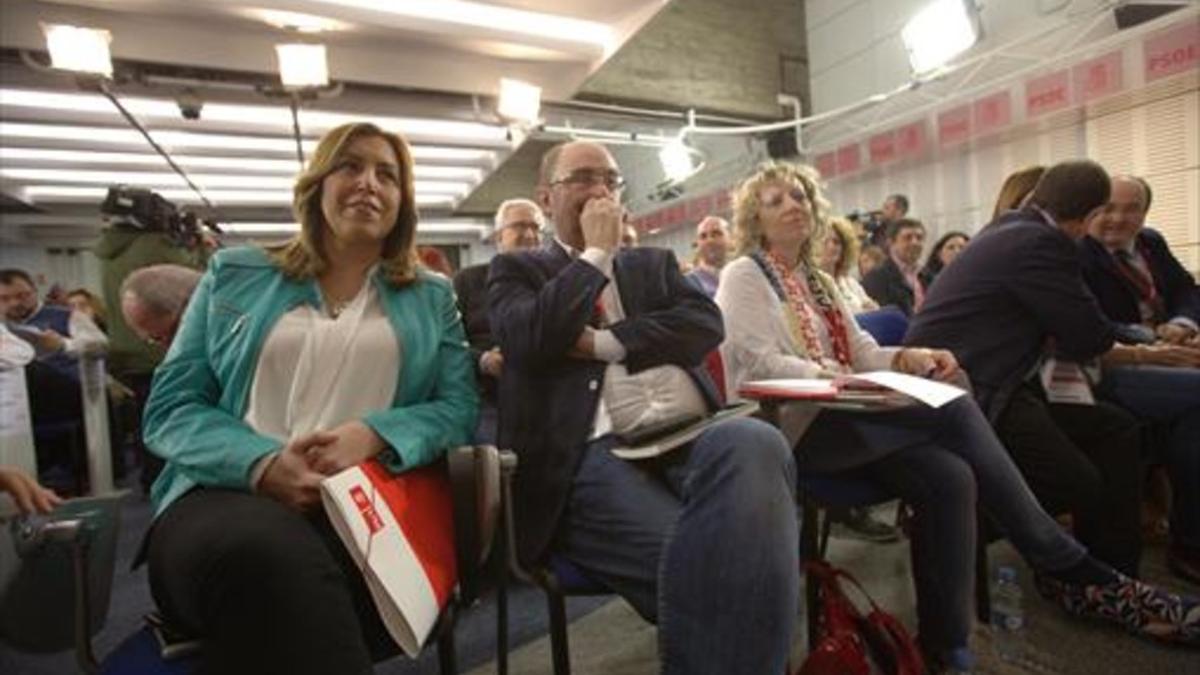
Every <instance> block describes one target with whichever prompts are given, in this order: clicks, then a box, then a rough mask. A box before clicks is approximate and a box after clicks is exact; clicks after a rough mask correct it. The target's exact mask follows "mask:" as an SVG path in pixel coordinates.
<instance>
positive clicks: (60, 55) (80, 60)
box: [42, 23, 113, 77]
mask: <svg viewBox="0 0 1200 675" xmlns="http://www.w3.org/2000/svg"><path fill="white" fill-rule="evenodd" d="M42 32H43V33H45V34H46V49H47V50H48V51H49V52H50V65H51V66H53V67H55V68H58V69H60V70H70V71H72V72H76V73H86V74H88V75H103V76H104V77H112V72H113V67H112V55H111V54H110V53H109V50H108V44H109V43H110V42H112V35H111V34H110V33H109V32H108V31H106V30H101V29H99V28H84V27H80V26H68V25H66V24H61V23H44V24H42Z"/></svg>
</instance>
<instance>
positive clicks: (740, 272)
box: [716, 164, 1200, 670]
mask: <svg viewBox="0 0 1200 675" xmlns="http://www.w3.org/2000/svg"><path fill="white" fill-rule="evenodd" d="M826 209H827V205H826V203H825V201H824V199H823V198H822V196H821V192H820V189H819V187H818V184H817V181H816V174H815V172H814V171H812V170H811V169H809V168H807V167H802V166H794V165H789V164H767V165H765V166H763V167H762V168H761V169H759V170H758V171H757V172H755V173H754V174H753V175H752V176H750V177H749V178H747V179H746V180H745V181H744V182H743V183H742V184H741V186H740V187H739V188H738V190H737V192H736V194H735V198H734V230H735V234H736V237H737V241H738V254H739V256H740V257H738V258H737V259H736V260H734V261H733V262H731V263H729V264H728V265H727V266H726V267H725V270H724V271H723V273H722V274H721V283H720V286H719V287H718V291H717V297H716V302H717V305H718V306H720V308H721V310H722V312H723V314H724V321H725V336H726V337H725V342H724V343H723V344H722V345H721V353H722V356H723V357H724V362H725V366H726V370H727V372H726V382H727V383H729V387H730V393H731V395H733V396H736V392H737V390H738V387H739V386H740V385H741V384H742V383H744V382H747V381H751V380H757V379H765V378H785V377H830V376H834V375H838V374H844V373H852V372H856V371H864V370H879V369H890V370H896V371H900V372H904V373H909V374H912V375H917V376H924V377H930V378H933V379H939V380H949V379H952V378H955V377H956V376H957V374H958V364H957V362H956V360H955V358H954V356H953V354H951V353H950V352H948V351H944V350H934V349H923V348H914V347H906V348H885V347H880V346H878V345H877V344H876V343H875V341H874V340H873V339H872V338H871V336H870V335H868V334H867V333H865V332H864V331H862V329H860V328H859V327H858V325H857V323H855V321H854V316H853V314H852V313H851V312H850V310H849V308H848V307H847V306H846V303H845V302H844V301H842V300H841V298H840V296H839V294H838V293H837V287H836V285H835V283H834V281H833V279H832V278H831V277H830V276H829V275H828V274H826V273H824V272H822V271H821V270H819V269H818V268H817V266H816V263H815V256H816V251H815V249H816V242H819V241H821V238H822V237H823V236H824V235H825V232H826V229H827V227H828V225H827V221H826ZM795 453H796V458H797V466H798V467H799V468H800V470H801V471H802V472H811V473H826V474H829V473H841V474H844V475H846V474H849V475H855V476H858V477H861V478H864V479H867V480H870V481H874V482H877V483H879V484H880V485H882V486H883V487H885V488H887V489H888V490H890V491H891V492H893V493H895V494H897V495H898V496H899V497H901V498H902V499H904V500H905V501H906V502H908V503H909V504H911V505H912V506H913V508H914V510H915V512H916V518H915V520H914V526H913V533H912V555H913V574H914V577H915V582H916V587H917V615H918V621H919V624H920V627H919V628H920V631H919V633H920V640H921V646H922V648H923V650H924V651H925V653H926V655H927V656H928V657H929V660H930V662H931V663H932V664H933V665H934V668H935V670H936V669H938V668H941V667H954V668H958V669H965V670H969V669H970V664H971V660H972V658H971V655H970V651H969V645H968V642H967V640H968V635H969V634H970V628H971V624H972V617H971V589H972V588H973V587H974V578H973V577H974V552H975V539H976V531H975V527H976V520H975V519H976V515H975V514H976V502H977V501H978V503H979V505H980V506H981V507H982V508H983V510H984V511H985V512H986V513H987V514H988V515H989V516H991V518H992V519H993V520H994V521H995V522H997V523H998V524H999V525H1000V527H1001V529H1002V530H1003V531H1004V532H1005V533H1006V534H1007V535H1008V537H1009V539H1010V540H1011V541H1012V543H1013V545H1014V546H1015V547H1016V548H1017V550H1018V551H1020V552H1021V554H1022V555H1023V556H1024V557H1025V559H1026V561H1027V562H1028V563H1029V564H1030V565H1031V566H1032V567H1033V568H1034V570H1035V572H1036V573H1037V574H1038V575H1039V578H1040V580H1041V581H1042V582H1043V583H1041V584H1039V587H1041V588H1048V587H1053V588H1056V589H1057V592H1056V594H1055V595H1054V599H1055V600H1057V601H1058V602H1060V603H1061V604H1062V605H1063V606H1064V607H1065V608H1067V609H1068V610H1069V611H1071V612H1073V613H1077V614H1083V615H1088V616H1093V617H1099V618H1105V619H1108V620H1110V621H1115V622H1117V623H1121V624H1123V625H1124V626H1125V627H1126V628H1127V629H1129V630H1131V631H1135V632H1140V633H1142V634H1145V635H1151V636H1154V637H1157V638H1160V639H1167V640H1174V641H1180V642H1191V643H1197V642H1200V605H1197V602H1196V601H1195V600H1193V599H1184V598H1180V597H1178V596H1173V595H1170V594H1167V593H1163V592H1161V591H1158V590H1156V589H1154V588H1152V587H1149V586H1146V585H1145V584H1142V583H1141V582H1138V581H1135V580H1132V579H1129V578H1128V577H1124V576H1122V575H1120V574H1118V573H1117V572H1115V571H1113V570H1112V569H1111V568H1109V567H1108V566H1107V565H1104V564H1103V563H1101V562H1099V561H1097V560H1095V559H1093V558H1091V557H1090V556H1089V555H1088V554H1087V551H1086V550H1085V549H1084V547H1083V546H1082V545H1080V544H1079V543H1078V542H1077V541H1075V540H1074V539H1072V538H1071V537H1070V536H1068V535H1067V534H1065V533H1064V532H1063V530H1062V529H1061V528H1060V527H1059V526H1058V524H1057V523H1056V522H1055V521H1054V520H1053V519H1052V518H1050V517H1049V516H1048V515H1046V513H1045V512H1044V511H1043V510H1042V509H1041V507H1040V506H1039V505H1038V503H1037V500H1036V499H1035V498H1034V496H1033V494H1032V493H1031V492H1030V490H1029V488H1028V487H1027V486H1026V484H1025V481H1024V479H1023V478H1022V477H1021V474H1020V473H1019V472H1018V471H1017V468H1016V466H1015V465H1014V464H1013V462H1012V460H1011V459H1010V458H1009V455H1008V453H1007V452H1006V451H1005V449H1004V448H1003V447H1002V446H1001V445H1000V442H999V441H998V440H997V439H996V436H995V434H994V433H993V432H992V429H991V426H990V425H989V424H988V421H987V419H986V418H985V417H984V416H983V414H982V413H981V412H980V410H979V408H978V407H977V406H976V404H975V402H974V400H973V399H972V398H971V397H969V396H963V397H960V398H958V399H956V400H955V401H953V402H951V403H948V404H946V405H944V406H942V407H941V408H936V409H934V408H929V407H925V406H918V407H909V408H903V409H899V410H895V411H891V412H877V413H872V414H869V415H868V414H858V413H853V412H846V411H835V410H826V411H822V412H820V413H819V414H818V415H817V416H816V418H815V420H813V421H812V422H811V424H810V425H809V426H808V428H807V429H806V430H804V433H803V435H802V436H801V437H800V440H799V442H798V443H797V445H796V447H795Z"/></svg>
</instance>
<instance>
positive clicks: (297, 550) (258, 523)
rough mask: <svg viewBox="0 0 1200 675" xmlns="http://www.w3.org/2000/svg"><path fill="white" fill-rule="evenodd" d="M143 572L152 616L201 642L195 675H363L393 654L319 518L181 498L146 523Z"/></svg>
mask: <svg viewBox="0 0 1200 675" xmlns="http://www.w3.org/2000/svg"><path fill="white" fill-rule="evenodd" d="M149 563H150V590H151V593H152V594H153V596H154V601H155V603H157V605H158V607H159V609H160V610H161V611H162V612H163V614H164V616H166V617H167V619H168V620H169V621H171V622H172V623H174V624H176V625H178V626H179V627H180V628H182V629H183V630H184V631H186V632H188V633H192V634H195V635H198V636H199V637H201V638H202V639H203V640H204V652H203V654H204V664H203V668H202V671H201V672H203V673H206V674H207V673H213V674H217V673H220V674H239V673H247V674H250V673H280V674H281V675H282V674H285V673H286V674H288V675H291V674H294V673H301V674H307V673H312V674H313V675H317V674H322V675H324V674H327V673H339V674H340V673H346V674H347V675H353V674H360V673H371V672H372V666H371V664H372V662H373V661H376V660H381V659H383V658H386V657H388V656H392V655H394V654H396V653H397V652H398V651H399V647H397V646H396V644H395V643H394V642H393V641H392V639H391V637H390V636H389V635H388V633H387V629H386V628H385V627H384V626H383V623H382V622H381V621H380V620H379V616H378V614H377V613H376V610H375V607H374V605H373V604H372V602H371V598H370V595H369V592H368V591H367V588H366V585H365V584H364V583H363V581H362V575H361V573H360V572H359V570H358V569H357V568H356V567H355V564H354V561H353V559H351V558H350V556H349V554H347V553H346V550H345V548H344V547H343V545H342V543H341V541H340V540H339V539H338V538H337V534H336V533H335V532H334V531H333V529H332V527H331V526H330V525H329V521H328V520H327V519H326V518H325V517H324V515H323V514H322V513H320V512H318V513H317V514H315V515H313V516H304V515H301V514H299V513H297V512H295V511H292V510H290V509H288V508H286V507H284V506H283V505H282V504H280V503H278V502H276V501H274V500H272V499H269V498H267V497H262V496H258V495H252V494H248V493H245V492H239V491H232V490H220V489H197V490H193V491H192V492H190V493H188V494H187V495H184V496H183V497H181V498H180V499H179V500H178V501H177V502H175V503H174V504H172V505H171V506H169V507H168V508H167V510H166V511H165V512H164V513H163V514H162V515H161V516H159V518H158V520H157V521H156V522H155V524H154V528H153V530H152V531H151V533H150V542H149Z"/></svg>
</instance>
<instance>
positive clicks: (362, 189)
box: [144, 124, 478, 674]
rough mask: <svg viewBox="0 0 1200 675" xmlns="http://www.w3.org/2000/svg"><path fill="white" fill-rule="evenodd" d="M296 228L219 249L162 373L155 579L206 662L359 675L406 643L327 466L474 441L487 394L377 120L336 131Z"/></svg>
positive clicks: (153, 400) (392, 141) (401, 457)
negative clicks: (426, 258)
mask: <svg viewBox="0 0 1200 675" xmlns="http://www.w3.org/2000/svg"><path fill="white" fill-rule="evenodd" d="M293 210H294V213H295V215H296V218H297V220H298V222H299V223H300V228H301V229H300V233H299V234H297V235H296V237H295V238H294V239H293V240H292V241H291V242H289V243H287V244H286V245H284V246H282V247H280V248H277V249H274V250H262V249H256V248H239V249H230V250H225V251H221V252H220V253H218V254H217V255H216V256H215V257H214V258H213V260H212V262H211V264H210V266H209V269H208V272H207V273H206V274H205V275H204V277H203V278H202V279H201V281H200V284H199V286H198V287H197V288H196V291H195V295H194V296H193V298H192V301H191V304H190V305H189V306H188V309H187V311H186V312H185V314H184V317H183V320H182V323H181V325H180V326H179V331H178V333H177V334H176V336H175V340H174V342H173V343H172V345H171V349H170V350H169V351H168V353H167V357H166V360H165V361H164V362H163V363H162V365H161V366H160V367H159V368H158V371H157V373H156V375H155V379H154V386H153V389H152V391H151V394H150V400H149V402H148V404H147V407H146V417H145V425H144V435H145V438H146V444H147V446H148V447H149V448H150V450H151V451H152V452H154V453H155V454H158V455H160V456H161V457H162V458H163V459H165V460H166V467H165V468H164V470H163V472H162V474H161V475H160V476H159V477H158V480H157V481H155V483H154V487H153V490H152V493H151V499H152V501H153V504H154V512H155V521H154V525H153V527H152V529H151V531H150V534H149V535H148V559H149V565H150V586H151V591H152V593H153V595H154V599H155V601H156V602H157V604H158V606H159V608H160V610H161V611H162V612H163V613H164V614H165V615H166V617H167V618H168V619H169V620H170V621H171V622H173V623H175V624H177V625H179V626H180V627H182V628H183V629H184V630H186V631H188V632H191V633H194V634H196V635H200V636H202V637H203V638H204V641H205V647H204V652H203V658H204V660H205V664H204V668H205V670H206V672H220V673H263V672H280V673H314V674H315V673H366V672H370V671H371V664H372V661H374V660H378V659H380V658H382V657H385V656H388V655H390V654H394V653H396V652H397V650H398V649H397V647H396V646H395V645H394V643H393V642H392V641H391V639H390V638H389V637H388V636H387V632H386V630H385V629H384V628H383V625H382V623H381V622H380V621H379V618H378V616H377V615H376V613H375V610H374V608H373V605H372V603H371V602H370V599H369V595H368V594H367V591H366V587H365V585H364V583H363V580H362V576H361V573H360V572H359V571H358V569H357V568H356V566H355V564H354V563H353V561H352V560H351V559H350V558H349V557H348V556H347V555H346V552H345V550H344V549H343V547H342V545H341V543H340V542H339V541H338V540H337V537H336V535H335V534H333V531H332V529H331V527H330V525H329V522H328V520H327V518H326V517H325V515H324V513H323V511H322V508H321V501H320V497H319V492H318V489H319V488H318V486H319V484H320V482H321V480H322V479H323V478H324V477H325V476H329V475H332V474H334V473H337V472H338V471H341V470H342V469H344V468H346V467H349V466H352V465H355V464H358V463H359V462H362V461H363V460H366V459H368V458H371V457H375V458H377V459H379V460H380V461H381V462H382V463H383V464H384V465H385V466H387V467H388V468H389V469H391V470H392V471H394V472H400V471H405V470H408V469H411V468H414V467H418V466H421V465H423V464H427V463H429V462H431V461H433V460H434V459H436V458H438V457H440V456H441V455H442V453H443V450H444V449H445V448H448V447H450V446H453V445H457V444H461V443H465V442H467V441H468V440H469V438H470V436H471V432H472V430H473V429H474V425H475V415H476V408H477V405H478V403H477V398H476V394H475V386H474V380H473V377H472V366H471V361H470V356H469V355H468V353H467V349H466V341H465V339H464V336H463V330H462V325H461V323H460V321H459V316H458V312H457V310H456V309H455V305H454V294H453V292H452V291H451V288H450V282H449V281H448V280H446V279H444V278H443V277H441V276H440V275H436V274H433V273H430V272H428V271H425V270H424V269H423V268H421V267H420V266H419V264H418V262H417V257H416V247H415V237H416V227H417V210H416V202H415V194H414V189H413V161H412V155H411V153H410V152H409V148H408V144H407V143H406V142H405V141H404V140H403V139H401V138H400V137H399V136H397V135H395V134H392V133H388V132H385V131H382V130H381V129H379V128H377V127H375V126H374V125H371V124H348V125H344V126H341V127H338V128H336V129H333V130H332V131H330V132H328V133H327V134H326V135H325V137H324V138H323V139H322V140H321V142H320V143H319V144H318V146H317V149H316V152H315V153H314V154H313V156H312V160H311V161H310V163H309V165H308V167H307V168H306V170H305V171H304V173H303V174H301V176H300V177H299V179H298V180H297V183H296V186H295V198H294V202H293Z"/></svg>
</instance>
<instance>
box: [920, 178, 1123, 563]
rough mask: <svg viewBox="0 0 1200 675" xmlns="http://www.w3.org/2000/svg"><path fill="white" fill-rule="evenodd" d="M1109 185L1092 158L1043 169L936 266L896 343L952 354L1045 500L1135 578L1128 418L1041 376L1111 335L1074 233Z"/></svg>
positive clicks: (1097, 348)
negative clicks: (1008, 208) (1023, 200)
mask: <svg viewBox="0 0 1200 675" xmlns="http://www.w3.org/2000/svg"><path fill="white" fill-rule="evenodd" d="M1108 193H1109V184H1108V175H1107V174H1106V173H1105V171H1104V169H1103V168H1101V167H1100V166H1099V165H1098V164H1095V163H1093V162H1086V161H1081V162H1064V163H1062V164H1057V165H1055V166H1053V167H1051V168H1050V169H1049V170H1048V171H1047V172H1046V174H1045V175H1044V176H1043V177H1042V179H1041V182H1039V183H1038V186H1037V188H1035V190H1034V193H1033V195H1032V197H1031V198H1030V205H1029V207H1028V208H1026V209H1023V210H1021V211H1013V212H1008V213H1006V214H1004V215H1002V216H1001V217H1000V218H999V219H998V220H997V221H995V222H993V223H991V224H990V225H988V226H987V227H986V228H984V229H983V231H982V232H981V233H980V235H979V236H978V237H976V238H975V239H974V240H972V241H971V245H970V246H968V247H967V248H966V249H964V251H963V253H962V254H961V255H960V256H959V258H958V259H957V260H956V261H955V264H953V265H951V266H949V267H947V268H946V269H945V270H944V271H943V272H942V275H941V276H940V277H939V278H938V282H937V283H936V284H934V285H933V287H931V288H930V289H929V295H928V297H927V298H926V302H925V305H924V307H923V308H922V309H921V311H920V312H918V313H917V315H916V316H915V317H914V318H913V321H912V323H911V324H910V327H909V330H908V334H907V335H906V336H905V342H906V343H907V344H919V345H927V346H930V347H943V348H946V349H950V350H951V351H952V352H954V355H955V356H956V357H957V358H958V361H959V363H960V364H961V365H962V366H963V368H964V369H965V370H966V371H967V374H968V375H969V376H970V378H971V384H972V386H973V388H974V391H975V396H976V398H977V399H978V401H979V405H980V407H981V408H982V409H983V410H984V412H985V413H986V414H987V415H988V417H989V419H991V420H992V423H993V425H994V426H995V428H996V431H997V434H998V435H999V437H1000V439H1001V441H1003V442H1004V445H1005V446H1006V447H1007V448H1008V450H1009V453H1010V454H1011V455H1012V457H1013V459H1014V461H1016V463H1017V466H1018V467H1019V468H1020V469H1021V472H1022V474H1024V476H1025V478H1026V480H1027V481H1028V483H1029V485H1030V487H1031V488H1032V489H1033V492H1034V494H1035V495H1037V497H1038V499H1039V501H1041V503H1042V505H1043V506H1044V507H1045V509H1046V510H1047V511H1049V512H1051V513H1058V512H1062V511H1069V512H1071V513H1072V514H1073V515H1074V522H1075V533H1076V535H1077V536H1078V538H1079V539H1080V540H1081V541H1082V542H1083V543H1084V544H1085V545H1086V546H1087V547H1088V549H1089V550H1090V551H1091V552H1092V554H1093V555H1095V556H1096V557H1098V558H1100V559H1101V560H1104V561H1105V562H1107V563H1109V564H1111V565H1112V566H1113V567H1115V568H1117V569H1118V570H1120V571H1122V572H1124V573H1126V574H1129V575H1130V576H1137V569H1138V563H1139V560H1140V557H1141V523H1140V517H1139V513H1140V505H1141V491H1140V487H1141V469H1140V458H1139V450H1140V444H1139V438H1138V425H1137V422H1136V420H1134V419H1133V418H1132V417H1131V416H1130V415H1129V414H1128V413H1127V412H1125V411H1124V410H1122V409H1121V408H1118V407H1116V406H1113V405H1110V404H1107V403H1103V402H1098V403H1096V404H1095V405H1086V404H1069V403H1062V402H1051V401H1050V400H1049V397H1048V396H1047V394H1046V392H1045V391H1044V389H1043V386H1042V384H1041V380H1040V378H1039V373H1040V371H1041V370H1042V366H1043V364H1044V362H1045V360H1046V359H1047V357H1050V356H1053V357H1056V358H1057V359H1060V360H1064V361H1072V362H1083V361H1088V360H1090V359H1094V358H1096V357H1098V356H1100V355H1102V354H1104V353H1105V352H1107V351H1109V349H1110V348H1111V347H1112V345H1113V339H1114V330H1115V328H1114V326H1113V324H1112V323H1111V322H1109V321H1108V319H1106V318H1105V317H1104V314H1103V313H1102V312H1101V311H1100V307H1099V305H1097V303H1096V300H1095V298H1093V297H1092V296H1091V294H1090V293H1088V292H1087V290H1086V288H1084V285H1083V277H1082V275H1081V273H1080V268H1079V256H1078V254H1077V252H1076V243H1075V242H1076V240H1077V239H1078V238H1079V237H1081V236H1082V235H1083V232H1084V228H1085V223H1086V219H1087V217H1088V216H1089V214H1091V213H1092V212H1093V211H1095V210H1096V209H1098V208H1100V207H1101V206H1103V205H1104V204H1105V202H1107V200H1108Z"/></svg>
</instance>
